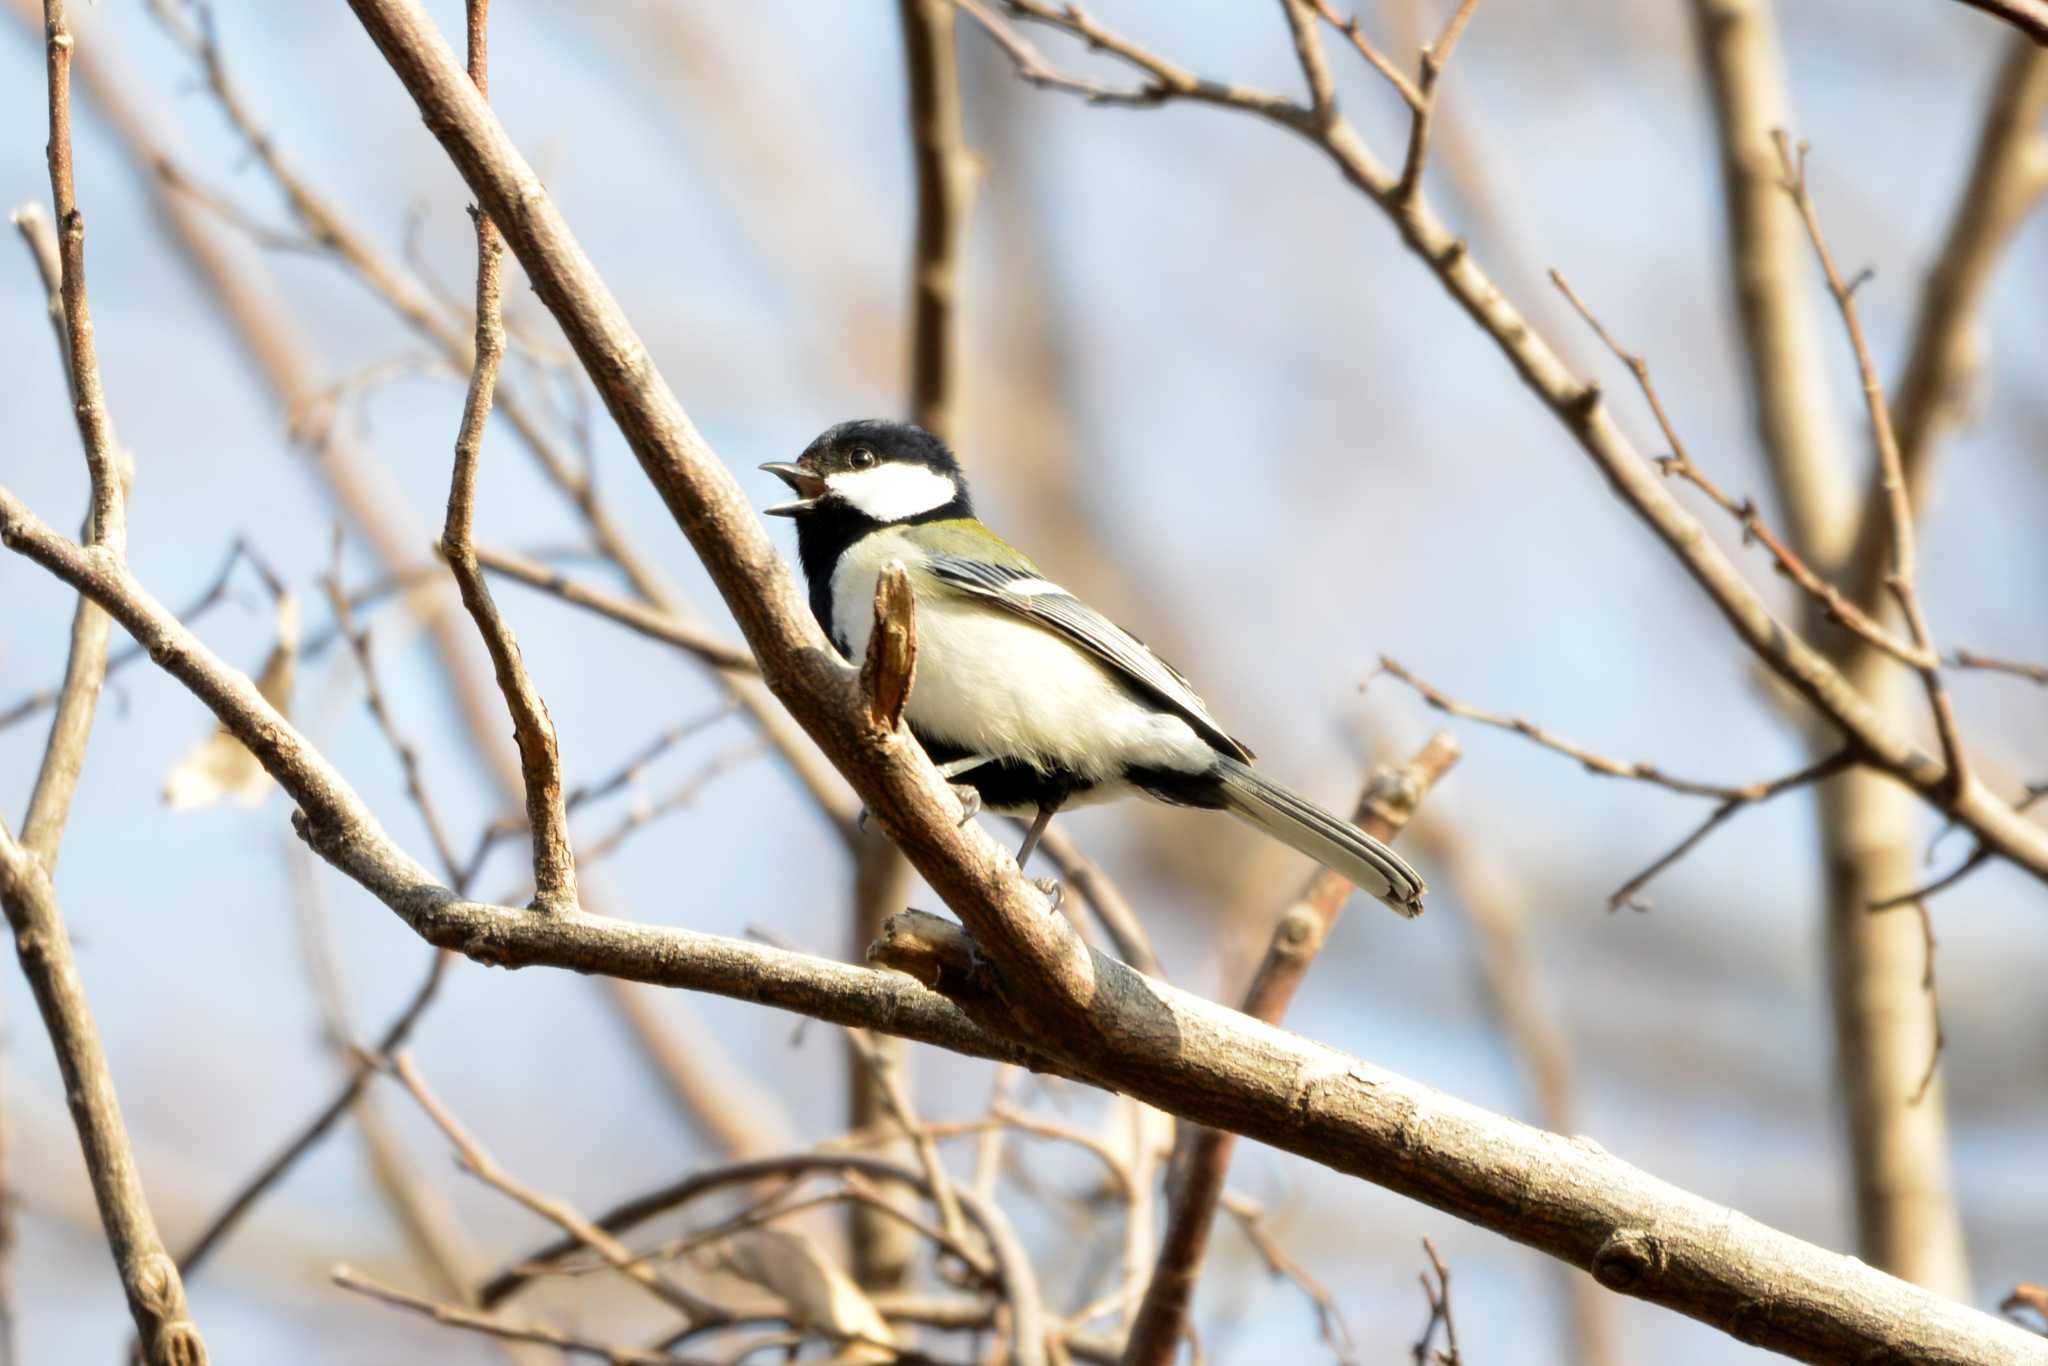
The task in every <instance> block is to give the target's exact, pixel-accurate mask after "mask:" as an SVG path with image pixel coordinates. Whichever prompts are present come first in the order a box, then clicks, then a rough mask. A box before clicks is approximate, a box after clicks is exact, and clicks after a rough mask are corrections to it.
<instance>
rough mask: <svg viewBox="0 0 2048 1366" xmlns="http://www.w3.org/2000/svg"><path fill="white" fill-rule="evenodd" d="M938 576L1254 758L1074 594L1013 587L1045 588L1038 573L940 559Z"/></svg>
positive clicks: (1155, 661) (1168, 672)
mask: <svg viewBox="0 0 2048 1366" xmlns="http://www.w3.org/2000/svg"><path fill="white" fill-rule="evenodd" d="M926 567H927V568H928V569H929V570H930V571H931V572H932V574H934V575H935V576H936V577H938V578H939V579H941V580H943V581H944V582H946V583H948V584H951V585H952V586H953V587H955V588H958V589H960V590H961V591H963V592H965V593H967V594H969V595H970V596H972V597H976V598H979V599H981V600H982V601H984V602H988V603H991V604H994V605H996V606H999V607H1002V608H1004V609H1005V610H1007V611H1010V612H1014V613H1015V614H1016V615H1018V616H1020V617H1023V618H1024V619H1025V620H1027V621H1033V622H1036V623H1038V624H1039V625H1041V626H1044V627H1047V628H1048V629H1050V630H1054V631H1057V632H1058V633H1059V634H1061V635H1063V636H1065V637H1066V638H1067V639H1069V640H1071V641H1073V642H1074V643H1075V644H1076V645H1079V646H1080V647H1081V648H1082V649H1084V650H1086V651H1088V652H1089V653H1090V654H1092V655H1094V656H1095V657H1096V658H1097V659H1099V660H1101V661H1102V662H1103V663H1104V664H1107V665H1108V666H1109V667H1110V668H1112V669H1114V670H1115V671H1116V672H1117V673H1118V674H1120V675H1121V676H1122V677H1123V678H1124V679H1125V680H1126V681H1127V682H1129V683H1131V684H1132V685H1134V686H1135V687H1137V688H1138V689H1139V690H1140V691H1142V692H1144V693H1146V694H1148V695H1150V696H1151V697H1153V698H1155V699H1156V700H1157V701H1159V702H1160V703H1161V704H1162V705H1164V706H1166V707H1167V708H1168V709H1170V710H1171V711H1173V712H1175V713H1176V714H1178V715H1179V716H1180V718H1181V719H1182V720H1184V721H1186V722H1187V723H1188V724H1189V725H1190V726H1193V727H1194V728H1195V730H1196V732H1197V733H1198V734H1200V735H1201V737H1202V738H1203V739H1205V740H1207V741H1208V742H1209V743H1210V744H1212V745H1214V746H1215V747H1216V748H1217V749H1219V750H1221V751H1223V753H1224V754H1226V755H1229V756H1231V757H1232V758H1237V759H1243V760H1247V761H1249V760H1250V759H1251V758H1252V752H1251V751H1250V750H1249V749H1247V748H1245V746H1244V745H1243V744H1242V743H1240V742H1239V741H1237V740H1235V739H1233V738H1232V737H1231V736H1230V734H1229V733H1228V732H1226V731H1225V730H1224V729H1223V727H1222V726H1220V725H1218V724H1217V722H1216V718H1215V717H1213V716H1211V715H1210V714H1209V708H1208V707H1207V705H1205V704H1204V703H1203V701H1202V699H1201V698H1200V697H1198V696H1196V695H1195V690H1194V689H1193V688H1192V687H1190V686H1189V685H1188V681H1187V679H1185V678H1183V677H1182V676H1181V673H1180V671H1179V670H1178V669H1176V668H1174V667H1173V666H1172V665H1171V664H1168V663H1167V662H1166V661H1165V660H1163V659H1161V658H1160V657H1159V656H1158V655H1156V654H1154V653H1152V651H1151V650H1150V649H1149V648H1147V647H1146V645H1145V642H1144V641H1142V640H1139V639H1138V638H1137V637H1136V636H1134V635H1132V634H1131V633H1130V632H1129V631H1126V630H1124V629H1123V628H1122V627H1121V626H1118V625H1117V624H1116V623H1115V622H1113V621H1111V620H1110V619H1109V618H1108V617H1105V616H1103V615H1102V613H1100V612H1098V611H1096V610H1095V609H1094V608H1092V607H1090V606H1089V605H1088V604H1087V603H1085V602H1082V601H1081V600H1080V599H1079V598H1077V597H1075V596H1073V595H1072V594H1071V593H1066V592H1062V591H1059V590H1057V589H1055V588H1053V587H1052V586H1051V585H1046V586H1045V587H1043V588H1038V589H1037V591H1034V592H1026V593H1019V592H1015V591H1013V585H1018V584H1025V583H1029V584H1032V585H1033V586H1034V587H1036V586H1037V585H1041V584H1045V583H1046V581H1045V580H1044V579H1042V578H1040V577H1039V575H1038V574H1037V573H1035V572H1034V571H1032V570H1028V569H1020V568H1013V567H1011V566H1008V565H999V564H990V563H989V562H987V561H985V560H976V559H970V558H968V557H966V556H961V555H934V556H932V557H931V560H930V561H929V563H928V564H927V566H926Z"/></svg>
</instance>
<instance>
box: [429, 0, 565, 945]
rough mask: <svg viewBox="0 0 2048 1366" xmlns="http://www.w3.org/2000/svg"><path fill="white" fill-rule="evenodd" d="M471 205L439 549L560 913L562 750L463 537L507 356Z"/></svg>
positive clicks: (484, 35) (485, 90)
mask: <svg viewBox="0 0 2048 1366" xmlns="http://www.w3.org/2000/svg"><path fill="white" fill-rule="evenodd" d="M490 13H491V6H490V0H468V14H469V78H470V80H471V81H473V82H474V83H475V84H476V89H477V93H478V94H479V95H482V96H485V97H488V95H489V93H490V92H489V84H490V37H489V32H490ZM471 212H472V213H473V215H474V216H475V218H476V346H475V351H476V368H475V369H474V370H473V371H472V372H471V374H470V377H469V393H468V395H467V396H466V397H465V398H464V399H463V403H462V430H461V431H460V433H459V434H458V435H457V436H456V438H455V470H454V473H453V475H451V476H450V478H449V481H448V517H447V521H446V522H445V523H444V524H443V526H442V528H441V554H442V555H443V556H445V557H446V559H447V561H448V568H449V571H450V572H451V573H453V574H454V575H455V584H456V587H457V588H458V589H460V590H461V593H462V605H463V606H464V607H465V608H467V609H468V610H469V615H470V618H471V620H473V621H475V622H476V629H477V634H478V635H480V636H482V637H483V640H484V647H485V648H486V649H487V650H489V651H490V655H491V668H492V670H493V672H495V673H496V674H497V678H498V691H499V692H500V693H502V694H503V695H504V698H505V709H506V710H507V711H509V712H510V713H511V714H512V737H513V740H514V741H515V743H517V745H518V746H519V769H520V777H521V779H522V780H523V782H524V784H525V789H526V821H527V825H528V827H529V828H530V829H531V830H532V832H533V885H534V893H533V905H534V909H535V910H537V911H543V912H546V913H547V914H550V915H559V914H561V913H562V912H563V911H565V910H567V909H569V908H570V907H572V906H574V905H575V904H576V853H575V850H574V848H573V847H572V846H571V845H570V842H569V810H568V807H567V805H566V803H565V802H564V800H563V796H562V757H561V754H560V751H559V749H558V747H557V743H556V739H555V723H554V719H553V718H552V717H550V716H549V715H548V704H547V703H546V702H545V701H543V700H542V698H541V695H540V690H539V689H538V688H536V687H534V685H533V679H532V677H531V676H530V675H529V674H528V673H527V671H526V663H525V661H524V659H522V658H521V656H520V652H519V642H518V641H517V640H516V639H514V638H513V635H512V628H511V627H510V626H509V625H507V624H506V622H505V618H504V616H503V614H501V613H500V612H499V611H498V604H497V603H496V602H495V601H494V600H493V599H492V597H491V587H490V584H489V583H487V582H486V581H485V579H484V572H483V569H482V568H481V567H480V566H479V565H478V563H477V557H476V546H475V542H474V540H473V538H472V535H471V528H472V527H473V525H474V524H475V521H476V480H477V469H478V466H479V465H480V464H481V463H482V460H483V444H484V424H485V423H487V422H488V421H490V416H491V403H492V399H493V397H494V396H495V395H496V393H497V387H498V367H499V365H500V364H501V363H502V362H503V360H504V357H505V321H504V317H503V315H502V310H501V307H500V302H499V294H500V291H501V288H502V286H501V283H500V276H501V274H502V267H503V263H504V259H505V242H504V239H503V238H502V237H500V236H499V235H498V229H497V225H496V224H494V223H492V222H491V216H490V214H489V213H487V212H486V211H485V210H484V209H483V208H482V207H478V208H475V209H473V210H472V211H471Z"/></svg>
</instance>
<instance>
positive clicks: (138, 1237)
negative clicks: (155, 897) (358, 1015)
mask: <svg viewBox="0 0 2048 1366" xmlns="http://www.w3.org/2000/svg"><path fill="white" fill-rule="evenodd" d="M53 8H54V10H55V12H54V14H53V16H52V20H51V24H50V33H51V41H52V42H53V43H55V42H56V41H57V40H58V39H59V38H60V37H61V38H62V39H63V41H64V42H66V43H67V44H68V43H69V41H70V34H69V32H68V31H67V30H66V29H65V27H64V22H63V10H62V7H61V6H55V7H53ZM0 908H4V909H5V911H6V913H7V922H8V925H9V926H10V927H11V928H12V929H13V932H14V934H13V938H14V948H15V953H16V954H17V955H18V956H19V958H20V959H21V970H22V973H23V974H24V975H25V976H26V977H27V978H28V984H29V989H30V990H31V991H32V992H33V993H34V995H35V998H36V1007H37V1009H39V1010H40V1011H41V1012H42V1016H43V1025H44V1027H45V1028H46V1029H48V1031H49V1034H50V1045H51V1047H52V1048H53V1049H54V1050H55V1051H56V1054H57V1066H58V1069H59V1070H60V1071H61V1072H62V1073H63V1076H64V1093H65V1096H66V1097H67V1099H68V1100H69V1101H70V1105H71V1120H72V1123H73V1124H74V1125H76V1126H77V1129H78V1143H79V1147H80V1148H81V1149H83V1150H84V1157H85V1169H86V1174H87V1175H88V1176H90V1177H91V1178H92V1192H93V1198H94V1199H95V1200H96V1201H97V1202H98V1204H99V1211H100V1224H101V1226H102V1227H104V1228H105V1229H106V1234H107V1247H108V1251H110V1252H111V1253H112V1254H113V1258H114V1269H115V1270H116V1271H117V1272H119V1274H120V1277H121V1288H122V1290H123V1291H125V1292H126V1293H127V1296H128V1312H129V1314H130V1315H131V1316H132V1317H133V1318H134V1320H135V1331H136V1333H137V1334H138V1335H139V1337H140V1339H141V1342H142V1348H143V1353H144V1359H145V1360H147V1361H148V1362H149V1366H205V1363H206V1360H207V1354H206V1342H205V1340H204V1339H203V1338H201V1337H200V1335H199V1325H198V1324H196V1323H194V1322H193V1321H192V1311H191V1309H190V1307H189V1306H187V1304H186V1303H185V1285H184V1282H183V1281H182V1280H180V1279H179V1277H178V1267H177V1264H176V1263H175V1262H173V1261H172V1260H171V1258H170V1254H169V1253H167V1252H165V1251H164V1245H163V1239H162V1238H161V1237H160V1236H159V1235H158V1233H157V1228H156V1220H155V1219H154V1218H153V1217H152V1216H151V1215H150V1212H149V1198H148V1195H147V1193H146V1192H144V1190H143V1188H142V1174H141V1172H140V1171H139V1170H138V1169H137V1168H136V1165H135V1152H134V1149H133V1148H132V1147H131V1146H130V1145H129V1142H128V1130H127V1128H126V1126H125V1125H123V1124H122V1122H121V1103H120V1101H119V1100H118V1099H117V1098H116V1096H115V1094H114V1077H113V1073H112V1071H111V1070H110V1069H109V1068H108V1066H107V1055H106V1050H105V1049H104V1048H103V1047H102V1046H101V1044H100V1035H99V1027H98V1025H96V1024H95V1023H94V1021H93V1015H92V1006H91V1005H90V1003H88V1002H87V1000H86V999H85V986H84V984H83V983H82V982H81V981H80V980H79V976H78V963H77V960H76V959H75V957H74V956H73V954H72V950H71V931H70V929H69V928H68V927H66V925H65V923H64V915H63V912H62V911H61V910H59V909H58V906H57V893H56V889H55V888H53V887H52V886H51V885H50V874H49V871H48V869H46V868H45V867H44V866H43V862H42V860H41V859H40V858H39V857H38V856H37V855H36V853H35V852H34V851H33V850H31V849H29V848H27V847H26V846H25V845H23V844H20V843H18V842H17V841H16V840H15V838H14V836H13V834H12V833H11V832H10V831H9V830H8V829H7V828H6V826H5V824H4V823H0Z"/></svg>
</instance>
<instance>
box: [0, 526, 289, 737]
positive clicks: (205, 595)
mask: <svg viewBox="0 0 2048 1366" xmlns="http://www.w3.org/2000/svg"><path fill="white" fill-rule="evenodd" d="M245 557H246V558H247V559H248V560H249V562H250V563H251V564H252V565H255V566H256V567H257V572H258V573H260V574H262V575H264V576H265V578H266V579H268V578H270V577H273V576H272V575H271V574H270V571H268V570H267V569H265V568H263V567H262V561H261V560H259V559H257V558H256V555H255V552H254V551H253V549H252V548H251V547H250V545H249V543H248V542H247V541H246V540H244V539H243V538H242V537H240V536H237V537H236V538H235V540H234V543H233V544H232V545H230V546H229V547H228V553H227V558H226V559H225V560H224V561H222V563H221V567H220V570H219V572H218V573H216V574H215V575H214V576H213V579H212V581H211V582H210V583H208V584H207V586H206V588H205V590H204V591H203V592H201V593H200V594H199V596H197V597H196V598H194V599H193V600H192V602H191V604H190V605H189V606H187V607H185V608H184V610H182V611H180V612H179V613H178V620H180V621H182V622H184V623H186V624H187V625H191V624H192V623H194V622H196V621H198V620H199V619H200V618H201V617H203V616H205V615H206V614H207V613H208V612H210V611H212V610H213V609H214V608H215V607H217V606H219V605H220V604H221V603H223V602H225V601H227V597H228V584H229V581H230V579H231V578H232V576H233V574H234V572H235V566H236V565H238V564H240V563H241V562H242V560H243V559H244V558H245ZM307 648H310V647H307ZM306 652H307V651H306V649H301V651H300V656H301V658H303V657H304V656H305V654H306ZM141 658H144V653H143V650H142V647H140V646H139V645H136V644H134V643H133V642H132V641H131V642H130V643H129V644H127V645H124V646H122V647H121V648H120V649H119V650H114V651H110V652H109V654H108V656H107V676H108V677H109V678H111V677H113V676H114V675H115V674H116V673H119V672H120V671H121V670H122V669H125V668H127V667H128V666H129V665H130V664H133V663H134V662H135V661H136V660H138V659H141ZM59 693H60V689H59V688H39V689H37V690H36V691H35V692H32V693H30V694H29V695H28V696H26V697H24V698H22V699H21V700H20V701H18V702H16V703H14V705H12V706H10V707H8V708H7V709H6V710H5V711H0V730H5V729H7V728H8V727H9V726H11V725H13V724H14V723H15V722H17V721H23V720H26V719H27V718H29V717H31V716H33V715H35V714H36V713H37V712H39V711H42V710H43V709H44V708H46V707H50V706H54V705H55V704H56V702H57V698H58V696H59Z"/></svg>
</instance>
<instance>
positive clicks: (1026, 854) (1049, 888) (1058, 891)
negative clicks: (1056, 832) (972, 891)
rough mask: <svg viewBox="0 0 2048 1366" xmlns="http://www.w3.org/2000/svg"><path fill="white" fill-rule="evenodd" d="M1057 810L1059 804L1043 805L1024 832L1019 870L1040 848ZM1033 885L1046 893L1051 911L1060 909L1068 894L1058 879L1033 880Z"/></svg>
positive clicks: (1019, 854)
mask: <svg viewBox="0 0 2048 1366" xmlns="http://www.w3.org/2000/svg"><path fill="white" fill-rule="evenodd" d="M1057 810H1059V803H1058V802H1050V803H1041V804H1040V805H1039V808H1038V815H1037V816H1035V817H1033V818H1032V821H1031V828H1030V829H1029V830H1026V831H1025V832H1024V843H1023V845H1022V847H1020V848H1019V849H1018V850H1017V867H1018V868H1020V869H1021V868H1023V866H1024V861H1025V860H1026V859H1028V858H1030V857H1031V851H1032V850H1034V849H1036V848H1037V847H1038V839H1039V836H1041V835H1043V834H1044V833H1045V827H1046V826H1047V825H1049V824H1050V823H1051V822H1052V813H1053V812H1055V811H1057ZM1031 885H1032V886H1034V887H1036V888H1038V890H1039V891H1041V892H1044V893H1045V897H1046V900H1047V901H1048V902H1049V903H1050V907H1049V909H1052V910H1058V909H1059V904H1060V902H1061V901H1062V900H1063V899H1064V898H1065V896H1066V892H1065V890H1064V889H1063V888H1062V887H1061V886H1060V883H1059V879H1058V878H1051V877H1040V878H1033V879H1032V880H1031Z"/></svg>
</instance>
